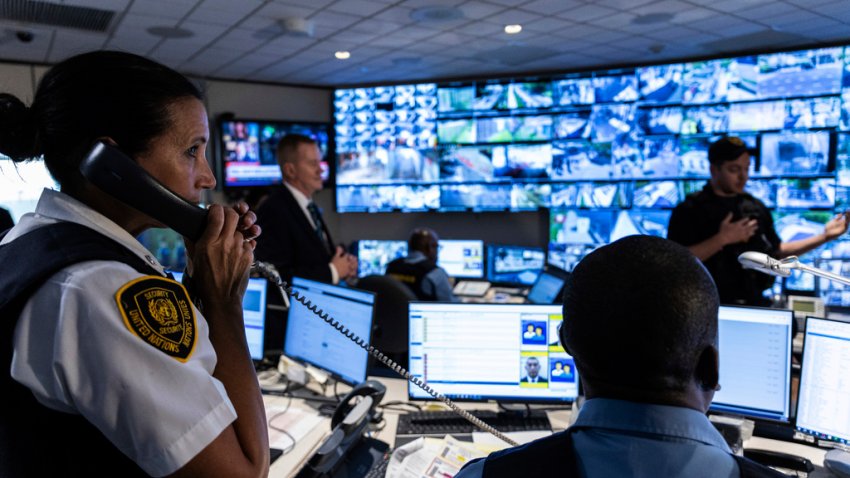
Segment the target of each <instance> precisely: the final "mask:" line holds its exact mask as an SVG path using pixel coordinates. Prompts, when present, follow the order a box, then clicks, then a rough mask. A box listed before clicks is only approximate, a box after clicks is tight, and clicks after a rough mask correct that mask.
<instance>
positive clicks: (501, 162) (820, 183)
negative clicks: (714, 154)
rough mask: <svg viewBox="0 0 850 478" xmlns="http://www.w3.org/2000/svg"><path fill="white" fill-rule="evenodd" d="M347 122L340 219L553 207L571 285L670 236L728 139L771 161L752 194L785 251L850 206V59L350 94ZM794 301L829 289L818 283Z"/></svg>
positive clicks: (340, 114) (340, 104)
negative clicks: (612, 257) (589, 268)
mask: <svg viewBox="0 0 850 478" xmlns="http://www.w3.org/2000/svg"><path fill="white" fill-rule="evenodd" d="M334 116H335V118H334V119H335V125H334V127H335V138H336V153H337V164H336V166H337V170H336V184H337V193H336V194H337V197H336V199H337V211H338V212H366V211H368V212H381V211H523V210H537V209H540V208H546V209H548V210H549V211H550V237H549V245H548V258H547V260H548V262H549V263H551V264H554V265H556V266H559V267H562V268H564V269H567V270H570V269H572V267H573V266H574V265H575V263H576V262H577V261H578V260H580V259H581V258H582V257H583V256H584V255H586V254H587V253H588V252H589V251H591V250H593V249H594V248H595V247H598V246H599V245H601V244H606V243H608V242H610V241H613V240H616V239H618V238H620V237H623V236H626V235H629V234H635V233H640V234H653V235H658V236H666V230H667V222H668V220H669V215H670V212H671V209H672V208H673V207H674V206H675V205H676V204H677V203H679V202H680V201H682V200H683V199H684V197H685V196H686V195H687V194H690V193H692V192H696V191H698V190H700V189H701V188H702V187H703V185H704V184H705V180H706V179H707V178H708V177H709V169H708V158H707V149H708V145H709V144H710V143H711V142H713V141H715V140H716V139H718V138H719V137H721V136H724V135H736V136H740V137H741V138H742V139H744V141H746V142H747V143H748V144H749V145H750V146H751V147H753V148H756V149H757V150H758V151H759V157H758V158H757V159H756V160H755V161H754V162H753V165H752V170H751V171H750V173H751V179H750V182H749V184H748V191H749V192H750V193H751V194H753V195H754V196H756V197H758V198H759V199H761V200H762V201H764V202H765V203H766V204H767V205H768V207H770V208H772V209H773V211H774V215H775V220H776V223H777V230H778V232H779V235H780V237H782V238H783V240H788V239H789V238H796V237H804V236H805V235H808V234H812V233H816V232H820V230H821V229H822V227H823V224H824V223H825V222H826V221H827V220H829V218H830V217H832V215H833V214H834V213H835V212H836V211H838V210H844V209H845V208H847V207H848V203H850V194H849V193H848V189H850V50H849V51H848V52H845V48H844V47H831V48H822V49H812V50H798V51H790V52H784V53H771V54H765V55H752V56H744V57H737V58H721V59H715V60H708V61H698V62H690V63H677V64H668V65H656V66H647V67H637V68H631V69H619V70H607V71H594V72H586V73H580V74H565V75H562V76H557V77H546V78H543V77H535V78H514V79H509V80H505V79H502V80H494V81H489V80H481V81H472V82H466V83H448V84H416V85H396V86H382V87H371V88H352V89H340V90H337V91H336V92H335V96H334ZM845 257H847V258H848V261H850V242H843V241H842V242H834V243H831V244H828V245H826V246H824V247H822V248H821V249H820V250H818V251H815V252H811V253H809V254H807V255H806V256H805V259H806V260H809V261H811V262H812V263H814V261H816V260H819V261H827V260H828V261H829V262H825V264H828V265H829V267H831V268H833V269H837V268H839V267H844V266H843V265H842V264H843V261H841V260H840V259H842V258H845ZM836 259H838V261H836ZM848 267H850V266H848ZM829 287H831V288H834V286H832V285H830V286H829ZM789 288H793V289H794V290H803V291H813V292H818V291H819V289H820V287H819V286H818V284H815V281H814V279H812V278H810V277H804V276H801V277H795V278H792V279H791V280H789ZM830 291H832V292H831V295H830V297H832V298H831V299H830V303H832V304H833V305H845V306H850V293H848V294H847V295H846V296H844V295H841V294H835V293H834V290H833V289H830Z"/></svg>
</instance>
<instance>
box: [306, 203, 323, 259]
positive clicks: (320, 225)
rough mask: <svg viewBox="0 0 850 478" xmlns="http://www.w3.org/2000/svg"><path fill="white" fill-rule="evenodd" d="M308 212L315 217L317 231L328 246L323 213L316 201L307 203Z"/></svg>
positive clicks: (314, 222) (320, 238)
mask: <svg viewBox="0 0 850 478" xmlns="http://www.w3.org/2000/svg"><path fill="white" fill-rule="evenodd" d="M307 212H309V213H310V217H311V218H313V224H314V225H315V226H316V228H315V233H316V235H317V236H319V240H320V241H322V244H324V245H325V247H326V248H327V240H325V232H324V227H323V224H324V222H323V221H322V214H321V213H320V212H319V208H318V207H317V206H316V203H314V202H310V203H309V204H307Z"/></svg>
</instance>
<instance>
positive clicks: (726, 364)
mask: <svg viewBox="0 0 850 478" xmlns="http://www.w3.org/2000/svg"><path fill="white" fill-rule="evenodd" d="M719 319H720V320H719V326H718V327H719V330H718V348H719V350H720V385H721V386H722V388H721V390H720V391H718V392H717V393H715V394H714V400H713V401H712V402H711V407H710V410H711V411H714V412H719V413H729V414H734V415H741V416H745V417H747V418H753V419H761V420H772V421H779V422H785V423H790V415H791V413H790V412H791V405H790V399H791V339H792V336H791V324H792V321H793V320H794V313H793V312H792V311H790V310H785V309H766V308H759V307H733V306H720V312H719Z"/></svg>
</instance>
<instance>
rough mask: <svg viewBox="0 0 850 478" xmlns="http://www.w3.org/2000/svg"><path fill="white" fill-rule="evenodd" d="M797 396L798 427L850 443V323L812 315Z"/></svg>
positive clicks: (828, 438) (823, 438)
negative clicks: (817, 317)
mask: <svg viewBox="0 0 850 478" xmlns="http://www.w3.org/2000/svg"><path fill="white" fill-rule="evenodd" d="M802 367H803V371H802V374H801V376H800V392H799V395H798V398H797V429H798V430H800V431H802V432H805V433H809V434H811V435H814V436H815V437H817V438H820V439H822V440H830V441H836V442H839V443H843V444H845V445H850V380H848V378H847V371H848V370H850V324H849V323H845V322H836V321H833V320H826V319H816V318H814V317H809V318H808V319H807V321H806V335H805V338H804V343H803V362H802Z"/></svg>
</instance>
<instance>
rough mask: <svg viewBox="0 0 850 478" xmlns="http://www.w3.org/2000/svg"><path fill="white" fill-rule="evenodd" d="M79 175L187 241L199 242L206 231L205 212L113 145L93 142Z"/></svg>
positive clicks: (81, 165)
mask: <svg viewBox="0 0 850 478" xmlns="http://www.w3.org/2000/svg"><path fill="white" fill-rule="evenodd" d="M80 172H81V173H82V175H83V177H85V178H86V179H87V180H89V181H90V182H91V183H92V184H94V185H95V186H97V187H98V188H100V189H101V190H103V191H104V192H105V193H107V194H109V195H110V196H112V197H114V198H116V199H118V200H119V201H121V202H123V203H124V204H127V205H128V206H131V207H133V208H135V209H138V210H139V211H141V212H143V213H145V214H147V215H148V216H150V217H152V218H154V219H156V220H157V221H159V222H161V223H163V224H165V225H166V226H168V227H170V228H171V229H174V230H175V231H177V232H178V233H180V234H181V235H182V236H184V237H187V238H189V239H190V240H191V241H197V240H198V239H200V237H201V235H202V234H203V232H204V229H205V228H206V225H207V210H206V209H204V208H201V207H198V206H196V205H194V204H192V203H190V202H189V201H186V200H185V199H183V198H182V197H180V196H178V195H177V194H175V193H174V192H173V191H171V190H170V189H168V188H167V187H165V186H164V185H163V184H162V183H160V182H159V181H157V180H156V179H155V178H154V177H153V176H151V175H150V174H148V172H147V171H145V170H144V169H143V168H142V167H141V166H139V165H138V163H136V162H135V161H133V160H132V159H131V158H130V157H129V156H127V155H126V154H124V153H123V152H121V150H119V149H118V148H117V147H115V146H112V145H109V144H107V143H105V142H103V141H97V142H96V143H95V144H94V146H93V147H92V149H91V150H90V151H89V153H88V154H87V155H86V157H85V159H83V162H82V163H80Z"/></svg>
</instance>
